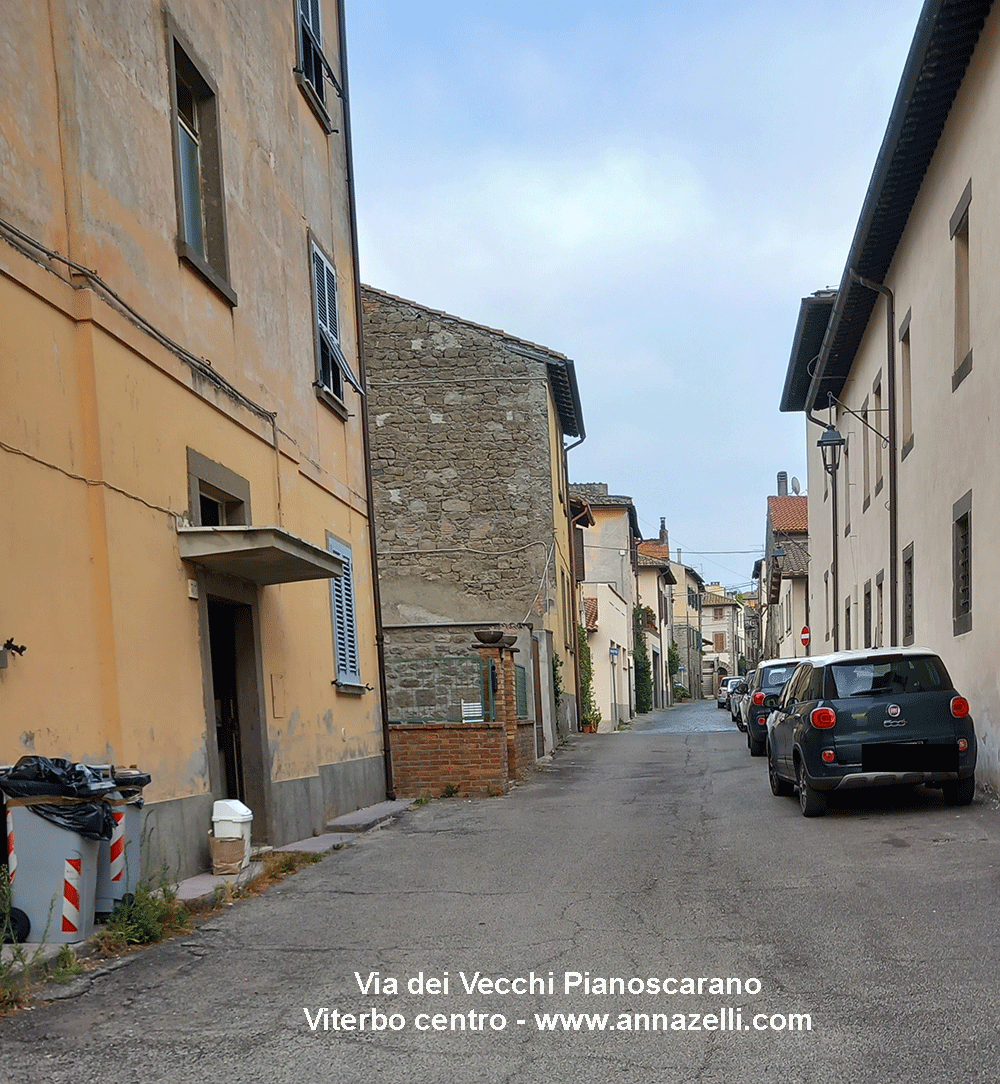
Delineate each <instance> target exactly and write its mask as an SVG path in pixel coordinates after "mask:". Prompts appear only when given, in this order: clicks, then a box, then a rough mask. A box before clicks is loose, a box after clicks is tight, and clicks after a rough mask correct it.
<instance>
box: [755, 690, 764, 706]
mask: <svg viewBox="0 0 1000 1084" xmlns="http://www.w3.org/2000/svg"><path fill="white" fill-rule="evenodd" d="M753 702H754V703H755V704H756V705H757V707H758V708H759V707H760V706H761V704H763V703H764V694H763V693H754V694H753Z"/></svg>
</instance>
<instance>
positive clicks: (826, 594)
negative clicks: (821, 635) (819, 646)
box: [823, 571, 830, 640]
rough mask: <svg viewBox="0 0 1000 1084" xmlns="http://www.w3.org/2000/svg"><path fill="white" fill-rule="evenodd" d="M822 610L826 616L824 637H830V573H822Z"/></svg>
mask: <svg viewBox="0 0 1000 1084" xmlns="http://www.w3.org/2000/svg"><path fill="white" fill-rule="evenodd" d="M823 603H824V606H823V612H824V615H825V618H826V637H825V639H827V640H829V639H830V573H829V572H828V571H827V572H824V573H823Z"/></svg>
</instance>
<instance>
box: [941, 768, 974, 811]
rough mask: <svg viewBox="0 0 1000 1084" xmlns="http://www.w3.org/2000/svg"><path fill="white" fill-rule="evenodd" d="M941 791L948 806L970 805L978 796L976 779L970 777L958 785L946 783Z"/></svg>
mask: <svg viewBox="0 0 1000 1084" xmlns="http://www.w3.org/2000/svg"><path fill="white" fill-rule="evenodd" d="M941 791H942V793H943V794H944V800H945V802H947V803H948V805H970V804H971V802H972V799H973V798H974V797H975V795H976V778H975V776H971V775H970V776H969V778H968V779H959V781H958V782H957V783H945V785H944V786H943V787H942V788H941Z"/></svg>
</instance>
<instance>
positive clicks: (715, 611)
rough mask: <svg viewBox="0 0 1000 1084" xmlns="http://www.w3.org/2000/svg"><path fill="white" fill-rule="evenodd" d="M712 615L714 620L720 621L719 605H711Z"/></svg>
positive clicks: (720, 611) (720, 609)
mask: <svg viewBox="0 0 1000 1084" xmlns="http://www.w3.org/2000/svg"><path fill="white" fill-rule="evenodd" d="M712 617H713V618H714V619H715V620H716V621H721V620H722V607H721V606H713V607H712Z"/></svg>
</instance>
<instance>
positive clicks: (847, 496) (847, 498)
mask: <svg viewBox="0 0 1000 1084" xmlns="http://www.w3.org/2000/svg"><path fill="white" fill-rule="evenodd" d="M850 451H851V434H850V433H848V434H847V437H846V439H845V442H844V451H843V464H844V537H845V538H847V537H848V536H849V535H850V533H851V456H850ZM824 473H826V472H825V471H824Z"/></svg>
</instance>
